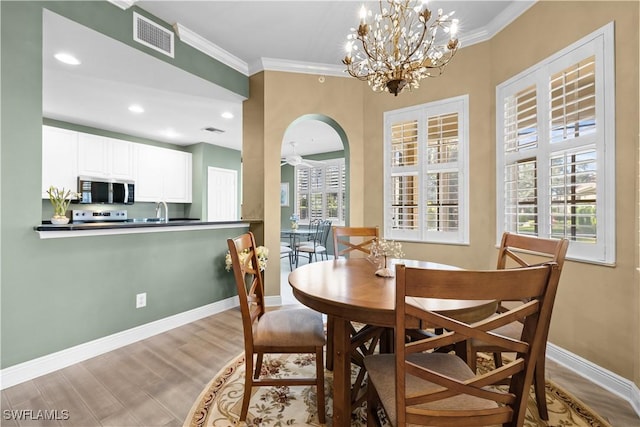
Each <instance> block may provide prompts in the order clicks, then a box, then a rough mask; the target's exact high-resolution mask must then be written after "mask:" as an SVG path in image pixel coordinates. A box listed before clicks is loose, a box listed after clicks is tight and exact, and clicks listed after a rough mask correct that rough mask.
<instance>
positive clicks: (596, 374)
mask: <svg viewBox="0 0 640 427" xmlns="http://www.w3.org/2000/svg"><path fill="white" fill-rule="evenodd" d="M547 358H549V359H550V360H553V361H554V362H556V363H559V364H560V365H562V366H564V367H566V368H567V369H570V370H572V371H573V372H575V373H577V374H578V375H581V376H583V377H585V378H587V379H588V380H590V381H592V382H593V383H595V384H597V385H599V386H600V387H602V388H604V389H606V390H608V391H610V392H611V393H613V394H615V395H617V396H619V397H620V398H622V399H624V400H626V401H627V402H629V404H630V405H631V406H632V407H633V410H634V411H635V412H636V414H638V416H639V417H640V389H638V386H636V384H635V383H634V382H632V381H629V380H628V379H626V378H623V377H621V376H620V375H618V374H615V373H613V372H611V371H609V370H607V369H605V368H603V367H601V366H598V365H596V364H594V363H591V362H589V361H588V360H586V359H583V358H582V357H580V356H578V355H577V354H573V353H571V352H569V351H567V350H565V349H563V348H560V347H558V346H556V345H553V344H551V343H548V344H547Z"/></svg>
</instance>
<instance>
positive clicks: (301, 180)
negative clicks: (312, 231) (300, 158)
mask: <svg viewBox="0 0 640 427" xmlns="http://www.w3.org/2000/svg"><path fill="white" fill-rule="evenodd" d="M309 174H310V171H309V169H302V168H296V210H295V212H296V213H297V214H298V216H299V218H300V222H307V221H309V189H310V188H311V184H310V182H309Z"/></svg>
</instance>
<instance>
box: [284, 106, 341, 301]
mask: <svg viewBox="0 0 640 427" xmlns="http://www.w3.org/2000/svg"><path fill="white" fill-rule="evenodd" d="M280 168H281V169H280V177H281V179H280V180H281V185H282V186H283V187H282V191H281V208H280V226H281V230H287V229H290V228H291V218H292V217H293V216H294V215H295V216H296V218H297V220H298V222H299V224H300V227H302V228H304V227H305V226H308V224H309V222H310V221H312V220H314V219H328V220H330V221H332V225H346V224H348V218H349V187H350V186H349V144H348V141H347V137H346V133H345V132H344V130H343V128H342V127H341V126H340V125H339V124H338V123H337V122H336V121H335V120H333V119H332V118H330V117H327V116H325V115H320V114H307V115H304V116H301V117H299V118H297V119H296V120H294V121H293V122H291V124H290V125H289V126H288V127H287V129H286V131H285V133H284V135H283V138H282V144H281V165H280ZM332 248H333V244H332V238H331V236H329V239H328V244H327V252H328V253H329V254H330V255H332V254H333V249H332ZM285 267H286V268H285ZM287 271H288V265H287V264H286V263H284V262H283V267H282V271H281V273H282V274H281V296H282V297H283V303H285V302H289V301H287V291H288V286H287V284H286V276H287V275H286V274H285V273H286V272H287ZM290 302H294V301H290Z"/></svg>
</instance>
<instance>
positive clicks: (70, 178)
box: [42, 126, 78, 199]
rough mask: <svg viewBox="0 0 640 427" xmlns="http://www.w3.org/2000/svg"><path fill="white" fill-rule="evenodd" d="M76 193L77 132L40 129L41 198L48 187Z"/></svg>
mask: <svg viewBox="0 0 640 427" xmlns="http://www.w3.org/2000/svg"><path fill="white" fill-rule="evenodd" d="M52 185H53V186H54V187H58V188H60V189H62V188H64V189H66V190H71V191H76V190H77V187H78V132H74V131H70V130H66V129H59V128H54V127H50V126H43V128H42V198H44V199H48V198H49V195H48V194H47V189H49V187H50V186H52Z"/></svg>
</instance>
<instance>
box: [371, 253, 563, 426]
mask: <svg viewBox="0 0 640 427" xmlns="http://www.w3.org/2000/svg"><path fill="white" fill-rule="evenodd" d="M558 274H559V269H558V266H557V264H555V263H549V264H544V265H538V266H535V267H527V268H519V269H508V270H489V271H473V270H432V269H421V268H410V267H405V266H404V265H398V266H396V304H395V309H396V310H395V330H396V332H397V331H404V330H406V329H407V328H410V327H412V326H413V325H415V324H416V323H417V322H419V321H420V322H423V323H424V324H429V325H432V326H434V327H439V328H442V329H443V331H444V332H443V333H442V334H441V335H433V336H431V337H426V338H424V339H422V340H419V341H410V342H406V341H405V339H404V334H403V333H396V334H395V337H396V338H395V341H396V342H395V345H396V353H395V354H375V355H371V356H367V357H366V358H365V367H366V369H367V373H368V376H369V384H368V389H367V425H368V426H375V425H376V423H375V419H374V417H375V416H376V412H377V410H376V408H377V407H379V405H380V404H382V407H383V408H384V411H385V413H386V414H387V417H388V420H389V421H390V422H391V424H392V425H394V426H405V425H408V424H411V425H436V426H458V425H460V426H462V425H464V426H488V425H504V426H518V427H519V426H522V425H523V423H524V417H525V413H526V408H527V399H528V395H529V388H530V385H531V383H532V381H533V374H534V370H535V364H536V359H537V358H538V357H539V356H540V354H541V351H540V349H541V347H542V346H543V345H544V341H545V331H546V329H547V327H548V325H549V321H550V319H551V311H552V308H553V294H555V287H556V286H557V284H558V281H557V276H558ZM514 283H517V285H518V286H514ZM420 298H438V299H462V300H487V299H489V300H527V301H528V302H527V303H526V304H523V305H520V306H517V307H514V308H512V309H510V310H508V311H506V312H504V313H501V314H500V315H498V316H495V317H489V318H487V319H485V320H482V321H479V322H475V323H472V324H468V323H465V322H463V321H462V320H457V319H455V318H453V317H448V316H446V315H445V314H443V313H436V312H432V311H427V310H424V309H422V308H421V307H420V304H419V299H420ZM516 319H520V320H522V321H523V322H524V328H523V331H522V334H521V336H519V337H518V338H517V339H508V338H505V337H501V336H499V335H495V334H492V333H491V332H490V331H491V330H493V329H495V328H497V327H499V326H502V325H505V324H508V323H510V322H513V321H514V320H516ZM470 337H474V338H477V339H482V340H483V341H486V342H488V343H492V344H494V345H497V346H500V347H502V348H505V349H508V350H509V351H511V352H514V353H515V354H516V356H515V357H514V359H513V360H512V361H511V362H508V363H507V362H505V364H504V365H503V366H501V367H498V368H494V369H491V370H489V371H488V372H483V373H481V374H480V373H478V374H476V372H474V371H473V370H472V369H471V368H470V367H469V366H468V365H467V364H466V363H465V361H464V360H463V359H462V358H460V357H459V356H457V355H456V354H454V353H452V352H438V351H437V349H440V348H443V347H447V346H449V345H451V344H454V343H456V342H460V341H465V340H467V339H468V338H470ZM498 384H506V385H502V386H498Z"/></svg>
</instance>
